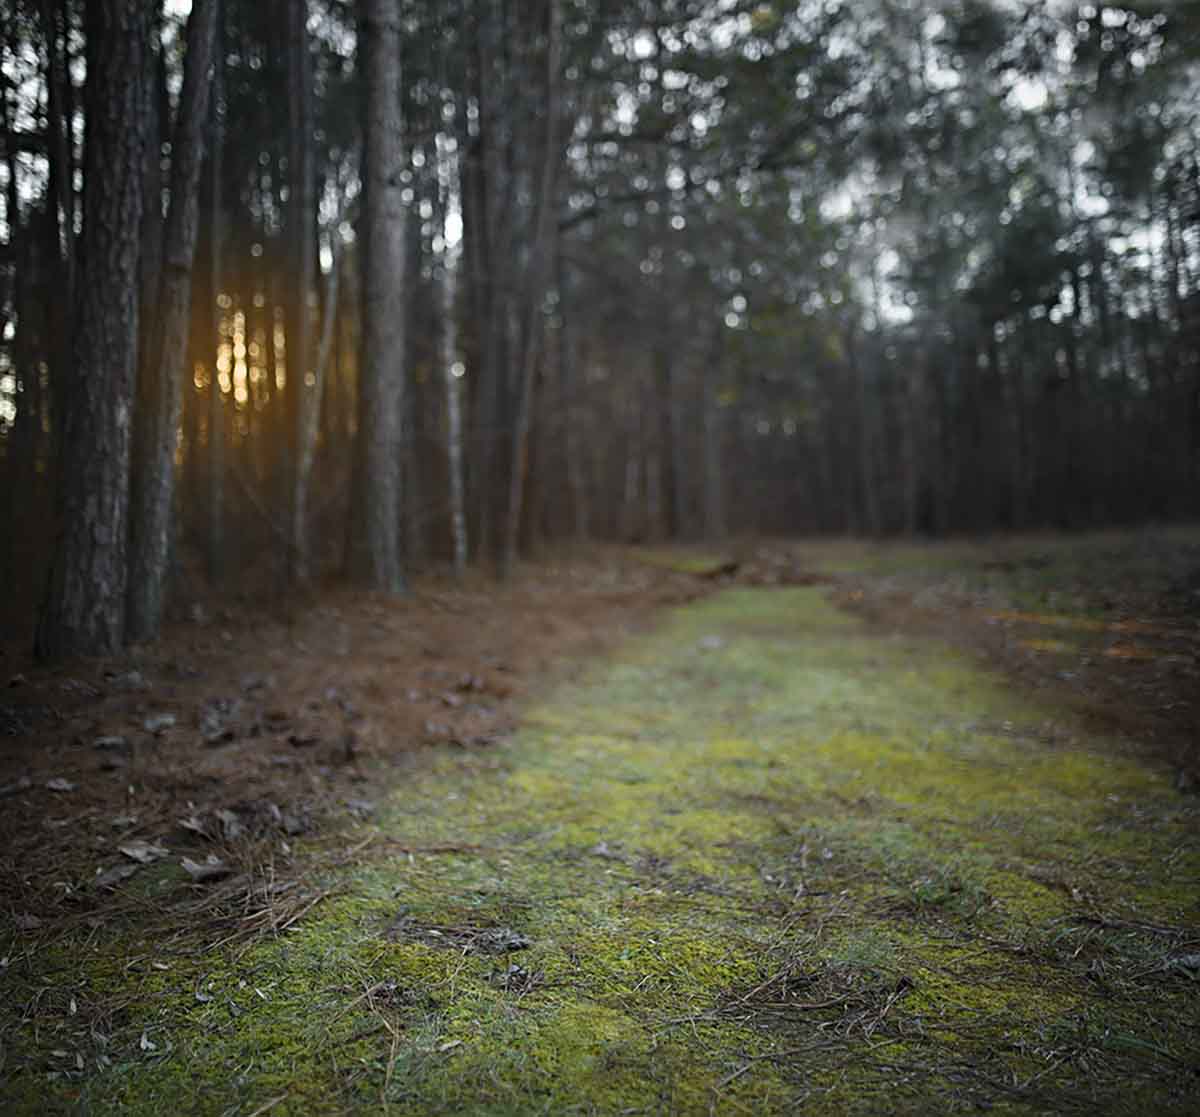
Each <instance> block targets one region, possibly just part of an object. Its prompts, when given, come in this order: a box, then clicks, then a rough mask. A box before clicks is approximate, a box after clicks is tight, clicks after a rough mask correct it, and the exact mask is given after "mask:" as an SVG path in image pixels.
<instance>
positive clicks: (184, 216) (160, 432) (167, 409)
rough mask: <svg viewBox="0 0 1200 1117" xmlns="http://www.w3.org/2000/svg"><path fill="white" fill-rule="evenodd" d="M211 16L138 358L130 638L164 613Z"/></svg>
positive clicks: (194, 48)
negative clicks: (139, 432) (140, 408)
mask: <svg viewBox="0 0 1200 1117" xmlns="http://www.w3.org/2000/svg"><path fill="white" fill-rule="evenodd" d="M216 16H217V0H194V2H193V4H192V13H191V15H190V16H189V17H188V32H187V57H186V59H185V62H184V72H183V92H182V94H181V96H180V101H179V119H178V121H177V124H176V128H175V134H174V139H173V142H172V144H171V206H170V211H169V212H168V214H167V224H166V229H165V232H164V234H163V257H162V272H161V278H160V280H159V297H158V306H157V313H156V316H155V323H154V329H153V331H152V337H153V341H152V342H151V345H150V351H149V353H147V354H146V358H147V359H146V360H145V361H143V368H144V369H146V370H148V372H149V373H150V385H149V389H150V390H149V391H148V392H147V395H146V403H147V404H148V405H149V410H148V412H147V413H146V415H145V416H143V420H144V423H145V439H144V441H143V443H142V447H141V449H142V451H143V454H142V455H141V456H139V460H138V462H137V463H136V465H137V469H138V472H139V479H138V484H137V486H136V488H135V493H136V499H135V502H134V505H133V509H132V515H131V521H132V522H131V527H132V532H131V554H130V568H129V573H130V582H129V616H128V621H127V624H128V631H127V633H126V635H127V637H128V638H129V639H131V640H149V639H152V638H153V637H154V636H155V635H157V633H158V627H159V623H160V621H161V619H162V609H163V597H164V591H165V589H166V582H167V568H168V562H167V559H168V550H169V545H170V537H171V511H172V506H173V502H174V496H175V443H176V431H177V428H178V426H179V416H180V409H181V408H182V406H183V384H184V378H185V376H186V368H185V366H186V364H187V343H188V328H189V322H190V319H191V309H192V262H193V258H194V256H195V251H196V228H197V225H198V224H199V215H200V203H199V192H200V190H199V188H200V171H201V169H202V167H203V165H204V131H205V127H206V126H207V124H208V96H209V90H210V88H211V85H212V63H213V54H214V45H215V31H216V26H217V19H216Z"/></svg>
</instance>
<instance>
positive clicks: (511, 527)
mask: <svg viewBox="0 0 1200 1117" xmlns="http://www.w3.org/2000/svg"><path fill="white" fill-rule="evenodd" d="M546 7H547V15H546V22H547V28H546V138H545V150H544V151H543V153H542V173H541V181H540V183H539V186H538V199H537V218H536V224H535V227H534V239H533V246H532V248H531V249H530V259H529V270H528V280H527V290H526V293H525V297H526V304H525V309H526V320H525V333H524V346H523V351H522V354H521V370H520V382H519V384H518V396H517V413H516V416H515V420H514V423H513V436H512V448H511V449H512V452H511V458H510V462H509V475H508V478H509V489H508V509H507V517H506V519H505V525H504V549H503V551H502V552H501V556H500V573H501V576H502V577H506V576H507V575H508V574H509V573H511V571H512V568H513V565H514V564H515V562H516V558H517V541H518V538H519V535H520V531H521V514H522V512H523V511H524V507H525V490H526V470H527V466H528V461H529V427H530V423H531V421H532V417H533V389H534V379H535V377H536V375H537V368H538V361H539V359H540V357H541V343H542V335H543V330H544V324H543V322H542V301H543V299H544V297H545V292H546V284H547V282H548V281H549V278H550V263H551V260H552V257H553V242H552V239H551V237H552V233H553V232H554V231H556V230H557V227H558V223H557V217H556V214H555V212H554V186H555V182H556V181H557V177H558V176H557V172H558V162H559V142H558V113H559V105H558V86H559V68H560V65H559V63H560V55H561V47H562V33H561V25H560V16H559V10H558V0H547V5H546Z"/></svg>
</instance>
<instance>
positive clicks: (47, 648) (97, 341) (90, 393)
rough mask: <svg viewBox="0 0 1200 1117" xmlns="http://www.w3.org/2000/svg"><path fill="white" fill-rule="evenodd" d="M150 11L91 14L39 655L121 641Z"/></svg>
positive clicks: (105, 0) (116, 4) (115, 5)
mask: <svg viewBox="0 0 1200 1117" xmlns="http://www.w3.org/2000/svg"><path fill="white" fill-rule="evenodd" d="M150 14H151V9H150V6H149V5H147V4H145V3H143V2H142V0H92V2H91V3H89V4H88V5H87V75H88V76H87V91H86V98H87V132H86V143H85V151H84V163H85V168H86V173H85V178H86V181H87V184H88V189H87V195H86V197H85V199H84V224H83V242H82V252H81V259H80V266H79V275H78V290H79V304H78V308H77V313H76V318H75V335H74V338H73V369H72V376H71V382H70V386H69V387H70V390H69V392H68V393H67V394H66V404H67V406H66V416H65V420H66V422H65V430H64V438H63V442H62V453H63V468H62V471H61V473H60V477H61V490H60V497H59V516H60V521H59V524H60V526H59V538H58V545H57V547H56V549H55V555H54V558H53V560H52V562H51V568H50V577H49V584H48V588H47V593H46V598H45V601H44V604H43V608H42V612H41V616H40V618H39V623H38V633H37V641H36V650H37V652H38V654H39V656H41V657H42V658H47V659H57V658H62V657H65V656H69V655H97V654H106V653H112V652H115V651H117V650H118V649H119V648H120V646H121V644H122V641H123V639H124V635H125V587H126V547H127V540H126V531H127V527H128V506H129V455H130V429H131V425H132V414H131V412H132V407H133V395H134V384H135V377H136V374H137V335H138V289H137V279H138V239H139V231H140V230H139V226H140V223H141V217H142V152H143V144H144V134H145V130H144V116H145V104H144V102H143V99H142V83H143V81H144V80H145V77H144V75H145V71H146V63H147V60H148V55H149V32H150Z"/></svg>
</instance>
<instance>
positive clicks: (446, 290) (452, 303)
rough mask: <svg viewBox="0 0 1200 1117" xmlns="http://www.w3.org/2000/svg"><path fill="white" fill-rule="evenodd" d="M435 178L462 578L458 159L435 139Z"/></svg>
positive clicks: (455, 538)
mask: <svg viewBox="0 0 1200 1117" xmlns="http://www.w3.org/2000/svg"><path fill="white" fill-rule="evenodd" d="M438 175H439V177H440V178H441V180H442V195H443V201H442V217H443V224H442V237H443V249H442V287H441V296H442V376H443V378H444V383H445V389H446V462H447V466H448V470H449V489H450V536H451V541H452V543H453V552H454V573H455V575H456V576H457V577H462V575H463V574H464V573H465V571H466V568H467V516H466V503H465V499H464V491H463V445H462V396H461V392H460V387H461V383H460V382H461V377H462V375H463V371H464V368H463V365H462V361H461V359H460V356H459V349H458V266H459V256H460V251H459V247H460V246H459V245H451V244H450V241H449V238H448V237H447V235H446V232H447V231H446V222H445V219H446V218H448V217H449V216H450V215H451V214H452V213H456V212H458V211H459V209H460V203H459V187H458V156H457V153H456V152H451V151H450V150H449V149H448V147H447V145H446V144H445V143H444V142H442V141H441V140H440V139H439V143H438Z"/></svg>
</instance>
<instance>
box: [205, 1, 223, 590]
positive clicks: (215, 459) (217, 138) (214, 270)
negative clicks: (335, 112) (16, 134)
mask: <svg viewBox="0 0 1200 1117" xmlns="http://www.w3.org/2000/svg"><path fill="white" fill-rule="evenodd" d="M220 5H221V0H217V7H218V21H217V31H216V36H217V43H216V46H217V49H216V61H215V63H214V67H213V88H212V96H211V103H210V106H209V121H210V128H211V139H210V145H209V171H210V176H211V183H210V185H209V205H210V207H211V212H210V214H209V226H208V227H209V232H208V235H209V276H210V291H209V313H210V315H211V321H210V325H209V340H210V344H211V345H212V346H213V351H212V355H211V359H210V360H209V361H208V362H207V363H208V478H207V480H208V486H207V513H208V515H207V520H208V523H207V531H206V532H205V540H204V543H205V559H206V565H207V568H208V580H209V581H210V582H212V583H213V584H214V585H215V584H217V583H219V582H220V581H221V580H222V578H223V577H224V575H225V449H226V431H225V407H224V402H223V400H224V393H223V390H222V388H221V382H220V378H219V375H218V370H217V367H216V360H217V354H219V353H220V351H221V340H222V338H221V304H220V299H221V282H222V278H223V276H222V269H221V249H222V247H223V245H222V238H223V237H224V235H225V227H224V225H223V223H222V216H223V215H222V210H221V145H222V144H223V143H224V129H223V127H222V124H223V113H224V106H223V105H222V98H223V96H224V82H223V77H224V59H223V58H222V57H221V54H222V49H223V46H222V44H223V39H224V35H223V33H222V32H223V27H222V20H221V10H220Z"/></svg>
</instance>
